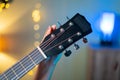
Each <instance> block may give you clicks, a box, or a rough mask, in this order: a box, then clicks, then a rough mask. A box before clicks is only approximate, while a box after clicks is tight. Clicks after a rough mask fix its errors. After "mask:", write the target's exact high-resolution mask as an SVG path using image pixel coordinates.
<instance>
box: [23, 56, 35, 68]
mask: <svg viewBox="0 0 120 80" xmlns="http://www.w3.org/2000/svg"><path fill="white" fill-rule="evenodd" d="M21 63H22V65H23V66H24V68H25V69H26V70H28V69H29V67H32V66H35V65H34V63H33V62H32V61H31V59H30V58H29V57H28V56H27V57H26V58H25V59H24V60H22V61H21Z"/></svg>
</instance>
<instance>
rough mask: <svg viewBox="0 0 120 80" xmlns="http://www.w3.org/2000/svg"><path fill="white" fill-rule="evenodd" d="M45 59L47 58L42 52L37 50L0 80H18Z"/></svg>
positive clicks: (4, 74) (1, 76)
mask: <svg viewBox="0 0 120 80" xmlns="http://www.w3.org/2000/svg"><path fill="white" fill-rule="evenodd" d="M44 59H45V57H44V56H43V55H42V53H41V52H40V50H39V49H38V48H36V49H35V50H33V51H32V52H31V53H30V54H28V55H27V56H26V57H24V58H23V59H21V60H20V61H19V62H17V63H16V64H15V65H13V66H12V67H11V68H9V69H8V70H7V71H6V72H4V73H3V74H2V75H0V80H18V79H20V78H21V77H22V76H24V75H25V74H26V73H27V72H28V71H30V70H31V69H32V68H34V67H35V66H36V65H37V64H39V63H40V62H41V61H42V60H44Z"/></svg>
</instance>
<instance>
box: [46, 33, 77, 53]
mask: <svg viewBox="0 0 120 80" xmlns="http://www.w3.org/2000/svg"><path fill="white" fill-rule="evenodd" d="M75 35H76V34H74V35H72V36H70V37H68V38H67V39H65V40H63V41H61V42H60V43H58V44H57V45H54V46H52V47H51V48H49V49H47V50H45V51H44V52H48V51H50V49H53V48H54V47H56V46H58V45H60V44H62V43H63V42H65V41H67V40H68V39H70V38H72V37H74V36H75Z"/></svg>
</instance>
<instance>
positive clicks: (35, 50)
mask: <svg viewBox="0 0 120 80" xmlns="http://www.w3.org/2000/svg"><path fill="white" fill-rule="evenodd" d="M75 35H76V34H74V35H72V36H71V37H74V36H75ZM71 37H69V38H71ZM69 38H67V39H65V40H64V41H62V42H60V43H58V44H57V45H55V46H53V47H51V48H49V49H47V50H46V51H45V52H47V51H49V50H50V49H52V48H54V47H56V46H58V45H59V44H61V43H63V42H65V41H66V40H68V39H69ZM35 51H37V50H35ZM33 53H34V54H35V52H34V51H33ZM38 53H39V52H38ZM31 56H32V55H31ZM33 56H34V57H36V56H37V55H33ZM24 59H26V58H24ZM24 59H22V60H24ZM37 59H39V58H37ZM22 60H21V61H22ZM27 60H28V59H27ZM27 60H26V61H27ZM31 66H32V65H30V66H29V67H31ZM18 69H19V68H18ZM8 74H10V73H8ZM23 74H24V73H23ZM15 77H16V76H15Z"/></svg>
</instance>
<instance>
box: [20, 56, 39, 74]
mask: <svg viewBox="0 0 120 80" xmlns="http://www.w3.org/2000/svg"><path fill="white" fill-rule="evenodd" d="M37 59H40V58H37ZM37 62H38V61H37ZM31 66H32V67H34V66H33V65H30V68H31ZM27 68H28V69H30V68H29V67H27ZM19 74H20V73H19ZM23 74H24V73H23Z"/></svg>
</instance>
